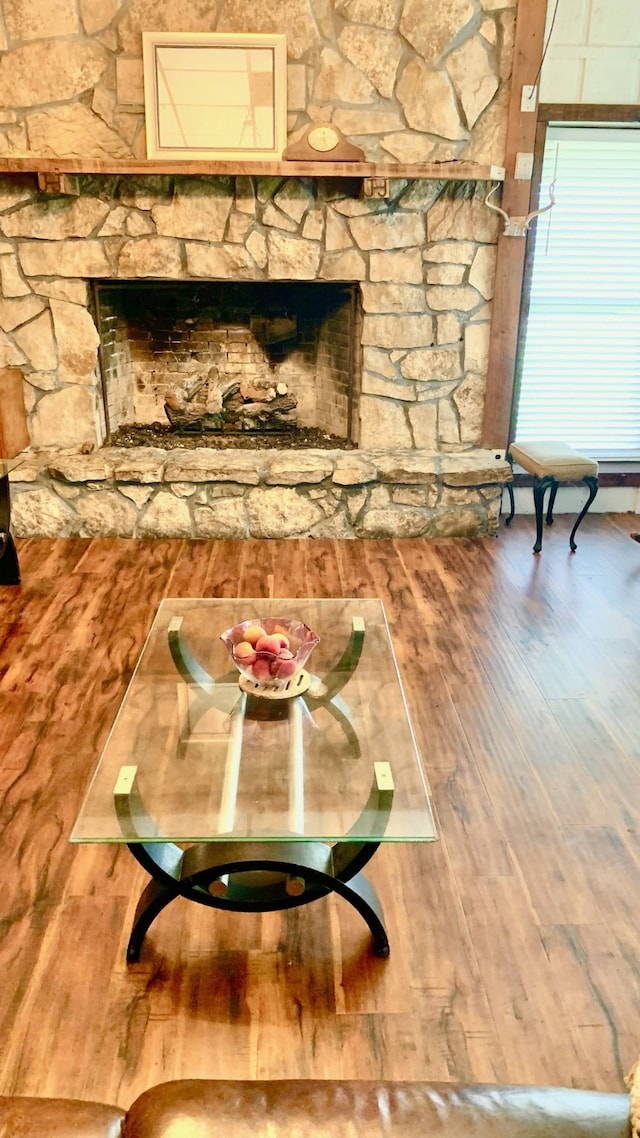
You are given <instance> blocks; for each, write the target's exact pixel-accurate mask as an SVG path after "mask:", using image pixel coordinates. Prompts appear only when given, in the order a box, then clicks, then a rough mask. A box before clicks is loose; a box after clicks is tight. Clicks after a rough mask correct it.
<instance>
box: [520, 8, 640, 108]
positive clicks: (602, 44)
mask: <svg viewBox="0 0 640 1138" xmlns="http://www.w3.org/2000/svg"><path fill="white" fill-rule="evenodd" d="M525 2H526V0H525ZM554 9H555V0H548V8H547V36H545V43H546V42H547V37H548V34H549V28H550V25H551V19H552V16H553V12H554ZM540 101H541V102H543V103H640V0H558V12H557V16H556V20H555V25H554V28H553V33H552V36H551V40H550V42H549V47H548V50H547V54H546V57H545V61H544V65H543V68H542V75H541V80H540Z"/></svg>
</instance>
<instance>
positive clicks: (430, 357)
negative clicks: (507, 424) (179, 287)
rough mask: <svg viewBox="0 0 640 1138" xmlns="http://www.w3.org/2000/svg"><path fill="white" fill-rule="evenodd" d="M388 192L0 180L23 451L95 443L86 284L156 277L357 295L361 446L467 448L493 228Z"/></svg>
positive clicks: (476, 430)
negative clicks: (300, 286) (342, 289)
mask: <svg viewBox="0 0 640 1138" xmlns="http://www.w3.org/2000/svg"><path fill="white" fill-rule="evenodd" d="M452 185H453V184H452ZM391 187H392V195H391V198H390V200H388V201H386V200H377V199H368V200H363V199H360V198H357V197H354V196H353V194H352V192H348V191H347V190H345V189H344V188H343V187H341V185H340V184H338V185H336V183H335V182H334V181H333V180H331V179H327V180H326V181H323V180H315V179H310V180H308V181H303V180H298V179H293V178H288V179H277V178H259V179H249V178H237V179H231V178H227V179H219V178H186V179H181V178H175V179H172V178H168V177H167V178H155V179H138V180H132V179H129V178H122V179H120V180H118V179H117V178H104V177H100V178H98V177H96V178H83V179H81V189H82V193H81V195H80V196H79V197H59V198H46V197H45V198H42V197H40V196H39V195H38V194H37V191H36V187H35V181H34V179H33V178H32V177H30V176H25V177H23V178H12V177H6V178H4V179H0V280H1V282H2V292H3V299H0V329H1V330H2V331H1V332H0V366H16V367H20V368H22V370H23V373H24V376H25V393H26V403H27V412H28V416H29V428H30V433H31V440H32V443H33V445H34V446H39V447H42V446H46V447H50V446H60V447H70V446H77V447H85V448H86V447H89V448H91V447H94V446H97V445H101V444H102V443H103V442H104V414H103V411H102V403H101V396H102V393H101V385H100V381H99V375H98V368H97V362H98V357H97V352H98V339H99V338H98V333H97V330H96V326H95V322H94V318H93V314H92V311H91V307H90V296H89V289H88V281H89V280H92V279H93V280H141V279H142V280H144V279H156V278H158V279H161V280H173V281H178V280H213V279H216V280H225V279H228V280H233V281H239V280H250V281H255V280H268V281H284V280H286V281H291V280H305V281H306V280H316V281H336V280H339V281H355V282H359V284H360V290H361V302H362V309H363V328H362V345H363V349H362V359H363V371H362V379H361V395H360V400H359V426H358V432H357V438H358V442H359V444H360V445H361V446H362V447H365V448H374V449H394V448H402V447H406V448H408V449H418V450H429V451H436V452H438V451H461V450H465V449H468V448H470V447H474V446H478V445H479V443H480V433H481V424H482V411H483V403H484V387H485V371H486V360H487V353H488V341H489V320H490V304H489V301H490V298H491V295H492V289H493V273H494V263H495V241H496V234H497V226H498V220H497V216H496V214H495V213H493V212H491V211H490V210H488V209H487V208H486V207H485V205H484V204H483V201H482V196H483V189H480V190H478V188H477V187H476V190H477V194H476V195H474V196H469V197H462V198H459V199H455V198H454V199H452V198H451V196H450V190H451V187H448V186H447V185H443V184H442V183H439V182H407V181H402V180H393V181H392V182H391ZM466 188H467V187H464V186H463V189H466ZM472 188H473V187H472ZM292 366H293V364H292ZM281 376H282V377H283V378H285V379H286V378H287V377H286V373H284V372H282V370H281Z"/></svg>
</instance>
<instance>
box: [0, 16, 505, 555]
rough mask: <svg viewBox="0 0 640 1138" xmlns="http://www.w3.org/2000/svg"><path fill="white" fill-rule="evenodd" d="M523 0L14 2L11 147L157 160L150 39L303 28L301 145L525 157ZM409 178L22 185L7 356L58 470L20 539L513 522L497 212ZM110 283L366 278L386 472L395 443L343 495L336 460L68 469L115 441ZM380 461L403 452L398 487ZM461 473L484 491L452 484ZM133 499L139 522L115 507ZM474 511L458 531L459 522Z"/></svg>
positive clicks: (297, 54) (2, 332)
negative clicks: (497, 325)
mask: <svg viewBox="0 0 640 1138" xmlns="http://www.w3.org/2000/svg"><path fill="white" fill-rule="evenodd" d="M515 7H516V0H269V3H266V4H262V5H259V4H256V3H255V0H29V3H28V4H26V3H25V2H24V0H0V107H1V108H2V110H1V111H0V155H5V156H11V155H14V156H25V155H34V156H46V157H77V158H87V157H90V156H94V157H100V158H102V159H106V160H108V159H109V158H115V159H123V158H128V157H134V158H137V159H143V158H144V157H145V144H144V102H143V87H142V31H143V30H160V31H216V30H217V31H245V32H282V31H284V32H285V33H286V35H287V52H288V115H289V120H288V129H289V137H290V139H291V140H294V139H295V138H297V137H299V136H300V134H301V133H302V131H303V130H304V128H305V127H306V126H307V125H308V124H309V123H312V122H317V121H323V120H328V119H330V120H333V121H334V122H335V123H336V124H337V125H338V126H339V127H340V128H341V129H342V130H343V131H344V132H345V133H346V134H347V135H348V136H349V137H350V138H351V139H352V140H353V141H354V142H356V143H357V144H359V145H360V146H361V147H362V148H363V149H364V151H365V153H366V155H367V157H368V158H370V159H373V160H377V161H385V162H388V163H389V164H390V167H391V166H392V164H393V162H394V161H401V162H420V161H439V160H450V159H466V160H471V161H476V162H481V163H490V164H494V165H502V164H503V160H504V138H505V131H506V107H507V99H508V84H509V75H510V70H511V56H512V50H513V30H514V23H515ZM390 185H391V194H390V198H389V200H363V199H362V198H360V197H358V190H359V187H358V186H357V185H356V184H354V183H352V184H350V185H346V184H345V185H343V184H341V183H338V182H335V181H332V180H330V179H326V180H324V179H309V180H301V179H293V178H288V179H268V178H259V179H249V178H240V177H238V178H234V179H220V178H218V179H214V178H208V177H192V178H186V179H179V178H170V177H162V178H159V177H155V178H151V177H149V178H141V179H136V178H133V177H124V178H118V177H116V176H101V177H83V178H80V179H79V185H78V189H79V191H80V192H79V195H78V196H73V197H65V196H59V197H45V196H43V195H41V194H39V193H38V191H37V186H36V181H35V177H33V176H20V177H18V176H9V177H6V178H2V179H0V286H1V299H0V366H3V365H15V366H18V367H20V368H22V370H23V373H24V376H25V399H26V403H27V410H28V415H29V427H30V433H31V439H32V443H33V447H34V448H35V453H34V457H33V460H32V463H33V464H35V465H33V464H32V466H30V467H29V466H24V467H23V468H22V476H20V475H18V477H17V478H15V479H13V480H12V481H13V484H14V494H13V497H14V517H15V519H16V532H19V533H22V534H26V533H34V534H35V533H49V532H52V530H53V532H56V533H78V532H82V533H92V532H97V530H96V528H95V527H96V526H97V525H98V524H99V525H100V526H102V530H103V531H104V532H125V533H130V532H134V533H138V532H145V533H147V532H152V528H153V527H151V528H150V521H149V519H150V518H153V517H155V518H156V523H154V524H155V526H156V532H157V533H164V532H166V529H167V525H169V523H168V522H167V521H166V519H167V518H168V517H172V518H173V521H172V523H171V525H170V527H169V528H171V529H172V532H175V533H182V532H185V533H187V532H189V533H190V534H191V535H192V536H207V534H208V527H209V528H210V522H209V520H208V519H209V517H210V515H211V514H213V515H216V516H221V515H223V514H224V516H226V517H227V518H231V519H232V521H231V522H229V525H230V526H231V528H232V529H233V527H234V526H235V525H236V524H237V525H238V526H239V527H240V528H242V526H241V525H240V522H239V521H238V518H240V516H241V517H242V518H243V519H244V520H243V522H242V525H243V526H244V527H245V528H244V532H247V533H258V532H261V530H260V522H259V521H257V520H256V519H257V518H258V515H260V514H262V513H264V511H265V510H266V512H267V515H268V514H269V511H271V510H273V509H276V508H277V509H279V508H280V506H279V505H278V506H277V507H276V503H283V504H284V505H283V506H282V509H284V510H285V515H287V516H286V517H285V520H284V521H282V522H281V523H280V531H279V533H281V534H282V535H283V536H293V535H294V534H298V533H301V532H305V533H306V532H309V533H316V532H317V533H325V532H327V533H328V532H330V531H331V530H332V527H334V531H335V532H339V531H342V530H344V534H343V535H344V536H354V535H355V536H357V535H359V534H363V535H364V534H371V535H372V536H373V534H374V533H389V532H398V533H407V532H412V533H415V534H416V535H417V534H434V533H439V532H456V533H458V532H468V533H486V532H492V530H493V529H494V528H495V521H496V519H497V504H496V503H497V494H498V490H497V486H498V483H500V482H503V481H504V480H505V478H507V477H508V471H505V469H504V464H503V463H502V464H500V463H498V465H497V466H496V465H495V461H494V460H492V461H494V465H493V466H491V470H492V476H491V478H490V479H489V480H487V478H486V473H487V460H486V453H485V452H482V451H479V450H478V449H477V448H478V446H479V442H480V428H481V420H482V413H483V402H484V390H485V382H486V374H485V373H486V364H487V353H488V337H489V322H490V314H491V297H492V295H493V277H494V272H495V245H496V240H497V221H496V217H495V215H494V214H491V213H489V211H488V210H487V209H486V208H485V206H484V205H483V202H482V198H483V197H484V194H485V192H486V188H487V187H484V186H481V185H480V184H476V185H475V186H465V185H462V186H456V185H455V184H454V183H451V184H450V185H446V184H444V183H441V182H435V181H433V182H428V181H414V182H410V181H403V180H398V179H392V181H391V183H390ZM96 279H99V280H107V279H116V280H131V279H150V280H153V279H163V280H213V279H218V280H232V279H238V280H334V281H335V280H339V281H349V282H358V283H359V285H360V289H361V297H362V308H363V312H364V318H363V329H362V354H363V373H362V384H361V398H360V407H359V444H360V447H361V449H362V453H363V455H364V456H365V461H368V459H366V455H367V454H370V455H372V458H371V462H372V470H373V473H371V476H370V477H367V478H365V477H364V476H363V479H362V481H361V483H358V484H357V487H354V486H350V488H344V487H343V488H342V489H339V490H337V489H336V487H335V466H334V465H332V468H331V470H330V471H329V470H328V469H327V470H326V471H325V472H324V473H323V474H322V476H321V478H320V479H319V480H318V479H317V478H316V476H315V473H314V478H313V479H312V481H311V483H307V482H306V481H305V478H304V477H303V478H302V479H300V480H299V481H298V482H296V483H295V484H293V483H290V482H285V483H284V487H285V489H282V486H283V484H282V482H281V481H279V480H278V478H276V480H275V483H274V482H272V481H270V480H271V479H272V477H273V470H272V468H271V466H268V467H267V468H264V469H263V468H262V466H260V462H261V460H260V459H257V458H256V460H255V464H257V466H259V467H260V470H261V471H262V472H261V473H259V475H258V483H257V484H256V485H250V486H249V488H248V489H247V485H245V484H244V483H243V482H242V481H240V482H238V483H233V485H236V486H239V487H240V491H241V492H237V493H232V492H231V491H230V490H229V485H230V484H229V482H228V480H227V479H226V478H225V477H223V478H222V479H220V478H218V477H217V475H216V476H215V477H209V475H206V476H205V477H203V478H201V477H200V475H201V474H202V471H199V472H197V477H196V476H195V475H194V478H193V479H188V478H186V477H185V478H183V479H178V480H177V481H171V480H169V485H167V467H166V466H165V465H164V463H163V465H162V473H161V474H160V473H159V474H158V477H157V479H156V480H153V484H152V485H151V484H150V480H149V479H147V478H142V479H141V480H140V481H139V482H138V483H135V484H134V483H133V482H131V480H129V479H127V478H126V477H125V476H124V475H123V474H122V465H121V464H120V465H118V464H116V465H115V466H114V465H113V464H111V465H109V462H108V461H107V459H106V458H105V462H107V467H102V468H101V469H103V474H102V475H96V476H95V479H94V477H93V476H91V477H89V476H85V477H84V478H82V479H80V480H79V482H77V483H75V482H73V481H72V480H71V481H69V480H67V479H66V477H60V472H59V471H57V468H56V464H55V460H54V459H51V450H50V448H52V447H54V448H56V449H57V450H58V451H64V450H67V451H68V450H71V451H73V452H75V453H76V454H78V452H82V451H85V452H86V451H93V452H94V455H95V461H96V462H98V463H100V454H101V453H102V452H101V451H100V450H98V449H96V448H100V447H101V445H102V443H103V441H104V413H103V411H102V408H101V398H100V396H101V393H100V382H99V375H98V368H97V347H98V335H97V330H96V326H95V321H94V315H93V311H92V307H91V302H90V289H89V282H90V281H91V280H96ZM42 448H47V455H48V458H47V459H46V460H45V459H43V460H42V461H41V460H40V458H39V455H41V452H42ZM218 453H220V452H218ZM223 453H224V452H223ZM398 455H399V456H401V457H402V456H404V457H403V458H402V463H401V464H400V466H399V467H397V468H396V466H394V462H395V457H397V456H398ZM78 457H82V456H81V455H78ZM85 457H86V456H85ZM89 458H93V456H92V455H90V456H89ZM378 458H380V460H381V461H382V462H383V463H384V462H386V461H387V460H388V459H389V460H390V461H391V462H392V467H393V469H394V470H395V472H396V475H397V478H396V479H395V481H394V479H393V478H392V477H391V476H390V474H389V471H388V469H387V468H384V470H382V468H381V467H380V465H379V462H378ZM123 461H124V460H123ZM174 461H177V459H175V460H174V458H171V460H170V462H169V460H167V462H168V463H169V469H174V467H173V463H174ZM228 461H229V462H230V463H231V462H232V459H231V458H229V459H228ZM273 461H274V462H275V461H280V462H285V463H286V462H287V461H293V462H294V466H295V465H296V463H297V461H298V460H297V459H294V457H293V456H291V455H289V456H286V455H285V456H281V457H280V458H279V459H278V458H277V456H276V457H274V460H273ZM319 461H320V460H319ZM323 461H324V460H322V461H321V462H320V468H321V470H324V466H323V465H322V462H323ZM335 461H337V459H336V460H335ZM410 461H413V462H417V461H419V462H422V463H424V464H426V466H427V467H428V468H429V472H430V473H431V474H433V479H430V478H429V479H426V480H424V479H423V480H422V481H423V483H424V484H419V485H418V486H416V485H415V483H414V481H413V480H412V478H408V479H407V477H406V472H404V466H403V463H406V462H410ZM218 462H219V460H216V463H218ZM216 463H214V466H216ZM445 468H446V472H447V478H448V479H449V481H447V479H445V477H444V475H445ZM317 469H318V468H317V467H314V471H315V472H316V473H317ZM105 470H107V473H104V471H105ZM29 471H31V472H32V473H31V474H30V473H29ZM33 471H35V473H33ZM381 471H382V472H381ZM456 471H457V473H458V476H459V477H461V478H462V479H463V482H462V485H460V484H455V482H451V478H452V477H453V476H454V474H455V472H456ZM303 473H304V472H303ZM148 483H149V484H148ZM487 486H489V490H486V487H487ZM285 491H286V492H285ZM260 494H262V495H263V497H262V498H259V497H258V496H259V495H260ZM336 495H337V496H336ZM352 498H353V501H352V500H351V499H352ZM240 499H242V506H240V505H239V502H240ZM98 500H99V501H100V507H99V509H98V510H97V513H95V514H94V510H95V507H96V504H97V502H98ZM214 500H215V503H218V504H217V505H215V506H214ZM258 501H260V502H261V505H260V509H258V508H257V506H256V503H257V502H258ZM301 501H303V502H304V503H305V506H304V510H305V511H306V513H304V516H303V517H302V519H301V516H300V514H299V508H300V502H301ZM123 503H124V504H123ZM234 503H235V504H234ZM354 503H355V504H354ZM357 503H360V505H357ZM111 507H113V511H114V518H117V519H120V520H113V521H110V520H109V516H110V515H109V511H110V509H111ZM169 508H170V509H169ZM132 511H133V513H132ZM225 511H226V514H225ZM234 511H235V513H234ZM406 511H409V514H407V513H406ZM412 511H416V512H415V513H412ZM451 511H453V512H454V513H456V512H457V514H458V518H457V521H451V520H447V519H448V518H451V516H452V515H451ZM54 515H55V516H56V517H57V518H58V521H52V520H51V519H52V517H54ZM94 516H95V517H96V518H98V517H99V518H101V521H100V522H99V523H98V522H97V521H96V522H94V521H92V520H91V518H93V517H94ZM187 516H188V519H189V522H188V525H187V521H186V519H187ZM233 518H236V520H235V521H233ZM365 518H366V519H368V520H365ZM407 518H409V520H407ZM181 519H182V520H181ZM287 519H288V520H287ZM403 519H404V520H403ZM211 524H213V523H211ZM216 524H217V523H216ZM394 526H395V527H396V529H395V531H394V529H393V527H394ZM407 527H408V528H407ZM223 528H224V527H223ZM276 528H277V527H276Z"/></svg>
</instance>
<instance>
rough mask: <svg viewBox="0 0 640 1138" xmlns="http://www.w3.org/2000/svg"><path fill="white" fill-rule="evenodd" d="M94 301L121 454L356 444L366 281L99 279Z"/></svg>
mask: <svg viewBox="0 0 640 1138" xmlns="http://www.w3.org/2000/svg"><path fill="white" fill-rule="evenodd" d="M93 295H94V304H95V314H96V323H97V326H98V331H99V334H100V364H101V371H102V390H103V396H104V419H105V436H106V440H107V442H109V443H110V444H111V445H118V444H121V445H140V444H141V443H144V442H145V441H151V442H153V443H156V444H157V441H158V435H160V436H162V438H163V440H164V441H163V444H162V445H166V444H167V443H168V444H169V445H189V443H190V442H191V444H192V445H208V446H216V445H217V446H221V445H223V446H234V445H238V446H252V445H256V443H257V444H258V445H263V446H264V445H271V446H278V445H285V446H288V445H297V446H305V445H307V446H318V445H331V446H347V447H349V446H354V445H357V441H358V440H357V422H358V415H357V409H358V394H359V387H360V371H361V356H360V353H361V349H360V340H361V335H360V332H361V305H360V290H359V286H358V285H357V284H356V283H328V282H307V281H304V282H295V283H292V282H289V281H269V282H262V281H260V282H253V281H252V282H235V281H234V282H227V281H194V282H180V283H173V282H161V281H153V282H139V281H126V282H118V283H117V284H114V283H108V284H106V283H101V282H95V283H94V289H93ZM178 440H179V442H178Z"/></svg>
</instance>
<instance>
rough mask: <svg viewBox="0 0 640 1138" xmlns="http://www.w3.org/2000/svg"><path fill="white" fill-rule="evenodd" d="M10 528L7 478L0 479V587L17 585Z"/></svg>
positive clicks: (13, 545) (16, 564)
mask: <svg viewBox="0 0 640 1138" xmlns="http://www.w3.org/2000/svg"><path fill="white" fill-rule="evenodd" d="M10 526H11V498H10V496H9V476H8V475H7V474H5V475H4V477H3V478H0V585H19V584H20V567H19V565H18V554H17V553H16V547H15V543H14V540H13V538H12V536H11V533H10V532H9V530H10Z"/></svg>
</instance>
